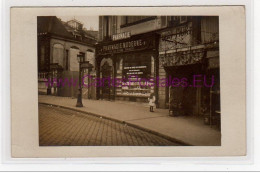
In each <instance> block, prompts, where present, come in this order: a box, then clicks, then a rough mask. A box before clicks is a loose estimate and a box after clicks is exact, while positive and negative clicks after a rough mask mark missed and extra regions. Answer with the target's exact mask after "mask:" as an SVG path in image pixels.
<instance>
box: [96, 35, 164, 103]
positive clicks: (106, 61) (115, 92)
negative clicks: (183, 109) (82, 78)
mask: <svg viewBox="0 0 260 173" xmlns="http://www.w3.org/2000/svg"><path fill="white" fill-rule="evenodd" d="M158 38H159V37H158V35H156V34H146V35H145V34H142V35H135V36H131V37H130V38H126V39H121V40H116V41H110V42H103V43H100V44H99V45H98V47H97V65H98V67H99V69H98V72H97V76H98V77H99V79H100V81H99V85H98V86H97V96H98V97H99V98H100V99H105V100H126V101H137V102H147V100H148V99H147V98H148V97H149V95H150V93H151V92H155V93H156V92H157V90H156V86H154V85H150V83H151V82H150V83H149V81H150V79H151V78H152V79H151V81H152V80H153V79H154V78H155V76H156V73H157V72H156V67H157V66H156V63H158V60H157V57H158ZM152 82H153V81H152Z"/></svg>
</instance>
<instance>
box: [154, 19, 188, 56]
mask: <svg viewBox="0 0 260 173" xmlns="http://www.w3.org/2000/svg"><path fill="white" fill-rule="evenodd" d="M191 41H192V23H191V22H189V23H188V24H186V25H183V26H178V27H175V28H171V29H169V30H167V31H164V32H162V33H161V39H160V45H159V51H160V52H162V51H168V50H174V49H178V48H183V47H188V46H190V45H191Z"/></svg>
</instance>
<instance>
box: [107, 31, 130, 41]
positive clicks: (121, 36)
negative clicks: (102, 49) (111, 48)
mask: <svg viewBox="0 0 260 173" xmlns="http://www.w3.org/2000/svg"><path fill="white" fill-rule="evenodd" d="M130 36H131V34H130V32H123V33H119V34H114V35H112V40H113V41H115V40H121V39H125V38H129V37H130Z"/></svg>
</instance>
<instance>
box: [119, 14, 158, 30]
mask: <svg viewBox="0 0 260 173" xmlns="http://www.w3.org/2000/svg"><path fill="white" fill-rule="evenodd" d="M155 18H156V16H122V18H121V19H122V20H121V27H125V26H130V25H135V24H138V23H142V22H145V21H148V20H153V19H155Z"/></svg>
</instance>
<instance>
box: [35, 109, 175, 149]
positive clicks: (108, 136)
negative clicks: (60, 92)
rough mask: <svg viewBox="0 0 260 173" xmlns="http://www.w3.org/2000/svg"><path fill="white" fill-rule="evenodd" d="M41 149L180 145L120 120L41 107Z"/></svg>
mask: <svg viewBox="0 0 260 173" xmlns="http://www.w3.org/2000/svg"><path fill="white" fill-rule="evenodd" d="M39 132H40V133H39V134H40V135H39V143H40V146H176V145H179V144H177V143H175V142H172V141H169V140H167V139H164V138H162V137H160V136H157V135H154V134H151V133H148V132H145V131H143V130H140V129H137V128H134V127H131V126H128V125H126V124H123V123H119V122H116V121H112V120H108V119H104V118H100V117H97V116H93V115H88V114H86V113H80V112H77V111H73V110H69V109H64V108H60V107H53V106H50V105H42V104H40V105H39Z"/></svg>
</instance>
